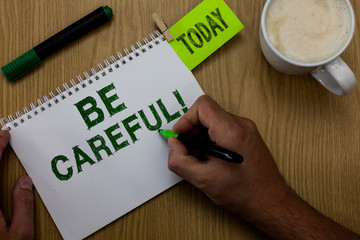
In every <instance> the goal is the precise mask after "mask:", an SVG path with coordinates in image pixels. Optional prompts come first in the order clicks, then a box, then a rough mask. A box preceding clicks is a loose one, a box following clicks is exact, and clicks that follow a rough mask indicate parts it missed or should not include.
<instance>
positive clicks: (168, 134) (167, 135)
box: [159, 129, 179, 139]
mask: <svg viewBox="0 0 360 240" xmlns="http://www.w3.org/2000/svg"><path fill="white" fill-rule="evenodd" d="M159 133H160V134H161V135H163V136H164V138H166V139H169V138H170V137H175V138H177V137H178V136H179V134H177V133H174V132H173V131H171V130H164V129H160V130H159Z"/></svg>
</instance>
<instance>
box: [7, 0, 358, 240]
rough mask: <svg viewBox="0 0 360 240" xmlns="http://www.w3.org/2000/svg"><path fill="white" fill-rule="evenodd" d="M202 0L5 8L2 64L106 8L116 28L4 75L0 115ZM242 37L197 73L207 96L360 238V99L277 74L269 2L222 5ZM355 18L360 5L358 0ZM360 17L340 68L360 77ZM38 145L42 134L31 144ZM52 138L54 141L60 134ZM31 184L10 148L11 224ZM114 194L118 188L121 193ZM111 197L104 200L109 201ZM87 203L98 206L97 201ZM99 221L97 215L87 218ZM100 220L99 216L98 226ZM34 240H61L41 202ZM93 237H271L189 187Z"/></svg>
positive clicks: (302, 190) (294, 183)
mask: <svg viewBox="0 0 360 240" xmlns="http://www.w3.org/2000/svg"><path fill="white" fill-rule="evenodd" d="M200 2H201V1H200V0H195V1H190V0H182V1H177V0H166V1H161V0H152V1H146V0H122V1H115V0H109V1H101V0H86V1H85V0H77V1H70V0H63V1H56V0H36V1H35V0H28V1H23V0H11V1H6V0H0V43H1V46H0V65H1V66H3V65H5V64H6V63H8V62H9V61H10V60H12V59H14V58H15V57H17V56H19V55H20V54H22V53H23V52H25V51H26V50H28V49H30V48H32V47H33V46H35V45H37V44H38V43H40V42H42V41H43V40H45V39H46V38H48V37H49V36H51V35H53V34H54V33H56V32H57V31H59V30H61V29H63V28H64V27H66V26H68V25H69V24H71V23H73V22H74V21H76V20H77V19H79V18H81V17H82V16H84V15H86V14H87V13H89V12H91V11H93V10H94V9H96V8H97V7H99V6H102V5H109V6H110V7H111V8H112V9H113V10H114V17H113V19H112V20H111V22H110V23H109V24H107V25H104V26H103V27H101V28H99V29H96V30H95V31H93V32H91V33H90V34H88V35H86V36H84V37H83V38H82V39H80V40H78V41H76V42H74V43H73V44H71V45H69V46H67V47H65V48H64V49H62V50H60V51H59V52H57V53H56V54H54V55H52V56H50V57H49V58H48V59H46V61H44V63H43V64H41V66H39V67H37V68H36V69H35V70H34V71H32V72H30V73H29V74H27V75H26V76H24V77H23V78H21V79H20V80H18V81H16V82H14V83H9V82H8V81H7V80H6V79H5V77H4V76H3V75H2V74H0V116H7V115H8V114H11V113H12V114H14V113H15V112H16V111H17V110H20V109H22V108H23V107H24V106H27V105H29V103H30V102H35V101H36V99H37V98H38V97H41V96H43V95H46V94H48V92H49V91H54V90H55V88H56V87H58V86H60V85H62V83H63V82H69V80H70V79H72V78H76V75H78V74H81V73H82V72H84V71H87V70H89V69H90V68H91V67H93V66H95V65H96V64H97V63H99V62H101V61H102V60H103V59H105V58H106V57H108V56H110V55H113V54H114V53H116V52H117V51H122V49H124V48H125V47H128V46H129V45H130V44H133V43H135V42H136V41H138V40H141V39H142V37H144V36H145V35H146V34H148V33H151V32H152V31H154V30H155V29H156V27H155V23H154V22H153V21H152V18H151V14H152V13H154V12H157V13H159V14H160V15H161V17H162V18H163V19H164V20H165V21H166V23H167V24H168V25H169V26H171V25H172V24H174V23H175V22H177V21H178V20H179V19H180V18H181V17H182V16H184V15H185V14H186V13H187V12H189V11H190V10H191V9H192V8H194V7H195V6H196V5H197V4H198V3H200ZM226 2H227V3H228V5H229V6H230V8H231V9H233V11H234V12H235V14H236V15H237V16H238V17H239V18H240V19H241V21H242V22H243V23H244V25H245V29H244V30H243V31H242V32H241V33H240V34H238V35H237V36H235V37H234V38H233V39H231V40H230V41H229V42H228V43H227V44H226V45H225V46H223V47H222V48H221V49H219V50H218V51H217V52H215V53H214V54H213V55H211V56H210V57H209V58H208V59H207V60H205V62H204V63H202V64H201V65H200V66H198V67H197V68H196V69H194V70H193V73H194V75H195V77H196V78H197V80H198V82H199V83H200V85H201V86H202V88H203V89H204V91H205V93H206V94H208V95H210V96H211V97H213V98H214V99H215V100H216V101H218V102H219V103H220V105H221V106H223V107H224V108H225V109H227V110H228V111H230V112H232V113H234V114H237V115H241V116H245V117H248V118H251V119H253V120H254V121H255V122H256V123H257V126H258V128H259V130H260V132H261V134H262V136H263V137H264V140H265V142H266V143H267V144H268V146H269V148H270V150H271V152H272V153H273V155H274V157H275V159H276V161H277V163H278V166H279V168H280V171H281V173H282V174H283V176H284V178H285V179H286V180H287V181H288V183H289V185H290V186H291V187H293V188H294V189H295V191H296V192H297V193H298V194H299V195H300V196H301V197H302V198H304V199H305V200H306V201H308V202H309V203H310V204H311V205H313V206H314V207H315V208H316V209H318V210H319V211H320V212H322V213H324V214H325V215H327V216H329V217H331V218H333V219H334V220H335V221H337V222H340V223H341V224H343V225H345V226H346V227H348V228H350V229H352V230H353V231H355V232H357V233H360V218H359V216H360V198H359V196H360V174H359V172H360V157H359V156H360V135H359V133H360V111H359V109H360V90H359V86H358V87H357V88H356V89H355V90H354V91H353V92H351V93H350V94H349V95H347V96H345V97H337V96H335V95H332V94H331V93H329V92H328V91H327V90H325V89H324V88H323V87H322V86H320V84H318V83H317V82H316V81H315V80H314V79H312V78H311V77H310V76H309V75H303V76H286V75H283V74H281V73H279V72H277V71H275V70H274V69H272V68H271V67H270V66H269V65H268V64H267V62H266V61H265V59H264V58H263V56H262V53H261V49H260V45H259V36H258V32H259V21H260V15H261V11H262V8H263V5H264V3H265V0H260V1H253V0H226ZM351 2H352V4H353V7H354V10H355V13H356V14H358V13H359V12H360V3H359V2H358V1H356V0H351ZM359 19H360V16H357V18H356V32H355V36H354V39H353V41H352V43H351V45H350V47H349V48H348V49H347V50H346V52H345V53H344V54H343V59H344V60H345V61H346V62H347V63H348V64H349V66H350V67H351V68H352V69H353V70H354V72H355V75H356V76H357V78H358V79H359V78H360V64H359V60H358V57H359V54H360V32H359V29H360V28H359V27H360V20H359ZM34 137H36V136H34ZM54 137H55V136H54ZM24 174H26V173H25V171H24V169H23V168H22V166H21V164H20V163H19V161H18V159H17V157H16V156H15V154H14V152H13V151H12V149H11V148H7V149H6V151H5V152H4V155H3V159H2V161H1V162H0V190H1V191H0V207H1V209H3V210H4V211H5V213H6V214H7V215H8V216H11V200H10V199H11V198H10V196H11V191H12V187H13V185H14V183H15V181H16V180H17V179H18V177H19V176H21V175H24ZM113 187H116V184H115V183H114V186H113ZM109 197H111V193H109V196H104V204H106V199H107V198H109ZM89 201H91V199H89ZM89 211H90V212H91V209H89ZM93 217H94V218H95V217H97V216H93ZM36 239H46V240H55V239H61V237H60V234H59V232H58V231H57V229H56V227H55V225H54V223H53V221H52V220H51V218H50V216H49V214H48V212H47V210H46V208H45V207H44V205H43V203H42V201H41V199H40V198H39V196H38V195H36ZM88 239H93V240H95V239H127V240H129V239H189V240H191V239H196V240H201V239H204V240H208V239H267V237H266V235H265V234H263V233H261V232H259V231H258V230H257V229H255V228H254V227H252V226H250V225H248V224H247V223H245V222H243V221H242V220H241V219H240V218H239V217H236V216H234V215H232V214H231V213H229V212H227V211H225V210H223V209H221V208H219V207H217V206H215V205H214V204H213V203H211V202H210V201H209V200H208V199H207V197H206V196H205V195H203V194H202V193H201V192H200V191H198V190H197V189H195V188H194V187H192V186H191V185H189V184H188V183H186V182H182V183H180V184H178V185H176V186H175V187H173V188H171V189H170V190H168V191H166V192H164V193H162V194H161V195H159V196H158V197H156V198H154V199H152V200H151V201H149V202H148V203H146V204H144V205H142V206H140V207H139V208H137V209H135V210H134V211H132V212H130V213H128V214H127V215H125V216H124V217H122V218H120V219H118V220H117V221H115V222H113V223H112V224H110V225H108V226H106V227H105V228H103V229H101V230H100V231H98V232H97V233H95V234H93V235H92V236H90V237H89V238H88Z"/></svg>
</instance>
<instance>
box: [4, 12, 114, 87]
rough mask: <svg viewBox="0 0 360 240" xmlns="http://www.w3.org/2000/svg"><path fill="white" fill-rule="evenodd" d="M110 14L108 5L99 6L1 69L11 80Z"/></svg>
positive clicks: (107, 17) (104, 20)
mask: <svg viewBox="0 0 360 240" xmlns="http://www.w3.org/2000/svg"><path fill="white" fill-rule="evenodd" d="M112 16H113V13H112V10H111V8H109V7H108V6H105V7H99V8H98V9H96V10H95V11H93V12H92V13H90V14H88V15H86V16H85V17H83V18H82V19H80V20H78V21H77V22H75V23H73V24H71V25H70V26H68V27H67V28H65V29H63V30H62V31H60V32H58V33H57V34H55V35H54V36H52V37H50V38H49V39H47V40H45V41H44V42H42V43H40V44H39V45H37V46H36V47H34V48H33V49H31V50H29V51H27V52H26V53H24V54H23V55H21V56H20V57H18V58H16V59H15V60H13V61H11V62H10V63H8V64H7V65H5V66H3V67H2V68H1V71H2V72H3V73H4V75H5V77H6V78H7V79H8V80H9V81H10V82H13V81H15V80H16V79H18V78H19V77H21V76H22V75H24V74H25V73H27V72H28V71H30V70H31V69H33V68H34V67H36V66H37V65H39V64H40V63H41V61H42V60H44V59H45V58H46V57H47V56H49V55H51V54H52V53H54V52H56V51H57V50H59V49H60V48H62V47H64V46H66V45H68V44H69V43H71V42H73V41H75V40H76V39H78V38H80V37H81V36H83V35H85V34H86V33H88V32H90V31H91V30H94V29H95V28H97V27H99V26H101V25H103V24H104V23H106V22H108V21H109V20H110V18H111V17H112Z"/></svg>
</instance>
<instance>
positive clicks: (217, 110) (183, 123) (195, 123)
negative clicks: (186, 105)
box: [173, 95, 229, 133]
mask: <svg viewBox="0 0 360 240" xmlns="http://www.w3.org/2000/svg"><path fill="white" fill-rule="evenodd" d="M226 115H228V114H227V112H225V111H224V110H223V109H222V108H221V107H220V106H219V105H218V104H217V103H216V102H215V101H214V100H213V99H211V98H210V97H209V96H206V95H203V96H201V97H199V98H198V99H197V100H196V102H195V103H194V104H193V106H192V107H191V108H190V109H189V110H188V112H187V113H186V114H185V115H184V116H183V117H182V118H180V119H179V121H178V122H177V123H176V124H175V125H174V127H173V130H174V132H178V133H183V132H189V131H191V130H192V129H194V128H197V127H199V126H201V125H202V126H204V127H205V128H210V126H211V125H212V124H215V123H217V122H219V121H221V119H223V118H224V117H225V116H226ZM228 117H229V115H228V116H227V117H226V118H228Z"/></svg>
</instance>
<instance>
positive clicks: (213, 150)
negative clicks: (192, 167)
mask: <svg viewBox="0 0 360 240" xmlns="http://www.w3.org/2000/svg"><path fill="white" fill-rule="evenodd" d="M159 133H160V134H161V135H163V136H164V137H165V138H166V139H168V138H170V137H175V138H177V139H178V140H179V141H180V142H181V143H182V144H184V145H185V146H186V147H188V148H191V149H195V150H198V151H200V152H201V153H204V154H207V155H211V156H214V157H217V158H220V159H222V160H225V161H228V162H232V163H242V162H243V160H244V158H243V156H241V155H239V154H237V153H235V152H232V151H230V150H227V149H224V148H221V147H219V146H216V145H215V144H212V143H207V142H199V141H198V140H196V139H194V138H193V137H191V136H189V135H187V134H183V133H180V134H177V133H174V132H173V131H171V130H162V129H161V130H159Z"/></svg>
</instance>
